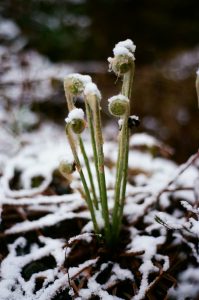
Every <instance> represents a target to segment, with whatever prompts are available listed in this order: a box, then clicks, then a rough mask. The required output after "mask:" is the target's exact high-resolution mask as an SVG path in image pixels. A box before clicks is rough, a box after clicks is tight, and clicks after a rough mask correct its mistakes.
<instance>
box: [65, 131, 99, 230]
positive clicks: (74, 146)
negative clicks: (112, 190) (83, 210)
mask: <svg viewBox="0 0 199 300" xmlns="http://www.w3.org/2000/svg"><path fill="white" fill-rule="evenodd" d="M66 134H67V137H68V141H69V143H70V146H71V150H72V153H73V156H74V160H75V164H76V168H77V171H78V172H79V174H80V178H81V181H82V184H83V187H84V192H85V194H86V199H85V200H86V203H87V205H88V208H89V210H90V214H91V218H92V221H93V226H94V230H95V232H96V233H99V227H98V224H97V220H96V217H95V210H94V207H93V203H92V200H91V197H90V192H89V188H88V185H87V183H86V179H85V176H84V173H83V171H82V167H81V164H80V160H79V157H78V154H77V150H76V145H75V141H74V138H73V135H72V132H71V129H70V127H68V126H66Z"/></svg>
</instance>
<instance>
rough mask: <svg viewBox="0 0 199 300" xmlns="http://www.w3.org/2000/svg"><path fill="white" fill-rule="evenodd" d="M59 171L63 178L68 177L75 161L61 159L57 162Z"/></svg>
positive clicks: (72, 170)
mask: <svg viewBox="0 0 199 300" xmlns="http://www.w3.org/2000/svg"><path fill="white" fill-rule="evenodd" d="M59 171H60V173H61V174H62V175H63V176H64V177H65V178H68V177H69V175H71V174H72V173H73V172H74V171H75V163H74V162H68V161H67V160H62V161H61V162H60V164H59Z"/></svg>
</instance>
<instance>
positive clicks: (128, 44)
mask: <svg viewBox="0 0 199 300" xmlns="http://www.w3.org/2000/svg"><path fill="white" fill-rule="evenodd" d="M116 47H125V48H127V49H128V50H129V51H131V52H135V49H136V46H135V45H134V43H133V41H132V40H130V39H127V40H125V41H122V42H119V43H117V44H116Z"/></svg>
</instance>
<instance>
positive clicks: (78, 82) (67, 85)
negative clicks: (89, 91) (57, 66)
mask: <svg viewBox="0 0 199 300" xmlns="http://www.w3.org/2000/svg"><path fill="white" fill-rule="evenodd" d="M89 82H91V77H90V76H88V75H81V74H70V75H68V76H67V77H65V79H64V89H65V91H67V92H68V93H70V94H71V95H73V96H77V95H79V94H81V93H82V92H83V91H84V88H85V85H86V84H87V83H89Z"/></svg>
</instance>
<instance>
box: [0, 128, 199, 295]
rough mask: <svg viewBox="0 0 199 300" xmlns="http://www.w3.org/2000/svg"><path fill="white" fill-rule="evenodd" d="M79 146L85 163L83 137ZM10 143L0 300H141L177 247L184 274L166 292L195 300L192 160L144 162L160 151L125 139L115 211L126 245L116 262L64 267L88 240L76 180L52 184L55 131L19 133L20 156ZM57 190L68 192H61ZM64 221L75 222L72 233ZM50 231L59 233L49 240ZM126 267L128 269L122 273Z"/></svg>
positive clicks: (110, 167) (109, 149)
mask: <svg viewBox="0 0 199 300" xmlns="http://www.w3.org/2000/svg"><path fill="white" fill-rule="evenodd" d="M109 130H110V129H109ZM2 134H3V133H2ZM7 136H8V135H6V139H7V138H8V137H7ZM84 139H85V143H86V148H87V150H88V153H89V156H91V148H90V145H89V144H88V143H87V142H86V140H87V137H86V136H85V137H84ZM10 143H11V144H10V147H12V149H16V151H15V155H13V153H10V152H7V149H6V148H5V149H4V150H3V149H2V151H1V156H0V158H1V178H0V191H1V192H0V193H1V194H0V205H1V235H0V239H1V252H0V254H1V267H0V276H1V280H0V290H1V296H0V299H1V300H8V299H9V300H10V299H24V300H26V299H46V300H47V299H59V298H58V297H59V295H61V294H60V293H63V292H64V291H65V292H66V291H67V294H68V295H69V296H68V297H69V298H68V299H70V297H71V298H73V297H74V298H77V299H91V298H92V297H94V296H99V299H143V298H144V295H145V294H146V293H147V291H149V290H150V287H153V285H155V284H156V282H158V278H161V276H163V275H164V274H168V275H167V276H169V272H170V270H171V269H172V267H173V264H174V262H173V261H172V252H171V251H170V250H168V251H166V250H165V249H164V248H165V247H168V249H169V247H170V248H173V249H174V250H173V251H174V252H176V250H175V247H177V246H178V247H181V246H183V247H184V249H183V247H182V249H181V250H180V252H181V254H179V258H180V259H182V257H183V255H184V261H185V263H186V265H184V266H183V269H182V271H180V272H179V271H178V272H176V273H175V275H174V277H175V276H176V278H175V279H176V281H178V280H179V284H177V286H176V287H173V288H172V289H171V291H170V295H171V297H174V298H175V299H184V298H182V295H184V294H186V295H187V297H190V296H191V297H193V299H195V298H194V297H195V296H196V295H197V294H198V292H199V290H198V288H197V286H198V285H197V284H196V281H197V277H198V276H194V275H193V272H194V274H195V273H196V274H197V272H199V266H198V235H199V223H198V221H197V217H198V214H199V213H198V208H197V201H198V159H197V155H195V156H193V157H192V158H190V160H189V161H188V162H187V163H186V164H185V165H183V166H181V167H178V166H177V165H176V164H175V163H173V162H171V161H170V160H168V159H166V158H163V157H161V156H160V155H158V156H155V157H154V156H153V154H152V153H153V151H152V149H153V148H154V147H157V148H159V149H160V148H161V147H163V145H162V144H161V143H160V142H159V141H157V140H156V139H154V138H153V137H150V136H148V135H146V134H141V135H140V134H134V135H133V136H132V137H131V139H130V146H131V150H130V158H129V168H130V169H129V174H130V176H129V181H128V184H127V198H126V199H127V200H126V204H125V208H124V218H125V223H124V224H125V225H124V226H125V230H126V232H127V233H128V239H127V242H126V244H125V247H124V249H123V252H121V253H120V255H119V254H118V255H119V258H118V261H114V260H113V261H111V258H110V257H109V258H104V259H102V258H101V256H100V253H97V252H96V253H91V254H90V256H89V255H88V256H87V257H85V259H83V258H82V259H81V260H80V263H78V260H77V262H76V263H74V266H73V264H72V263H69V262H67V258H68V260H70V255H71V254H72V252H73V251H74V248H75V245H76V247H77V245H78V243H81V245H82V247H83V249H84V251H85V247H89V246H90V247H91V248H92V243H93V241H94V240H95V239H96V237H95V236H93V234H92V229H93V228H92V223H91V221H90V215H89V213H88V211H87V209H86V206H85V201H84V199H83V197H82V196H81V193H80V189H81V184H80V181H79V179H78V176H77V174H75V175H74V178H73V181H72V182H71V184H70V183H69V182H67V181H65V179H64V180H63V178H62V177H61V176H60V175H57V174H58V171H57V168H58V165H59V161H60V159H61V158H63V157H70V155H71V152H70V149H69V146H68V145H67V143H66V139H65V136H64V133H63V130H62V129H60V128H59V127H57V126H55V125H54V124H45V125H44V126H43V127H41V128H40V129H39V130H36V131H33V132H31V133H28V134H27V133H24V134H22V135H21V136H20V138H19V139H18V141H17V145H18V144H20V147H16V141H15V140H14V139H11V140H10ZM143 146H145V150H143ZM104 151H105V157H106V162H107V166H106V177H107V185H108V197H109V201H108V203H109V206H110V208H111V207H112V206H113V188H114V173H115V166H114V164H115V160H116V157H117V151H116V146H115V143H114V142H106V143H105V148H104ZM159 152H160V151H159ZM35 182H36V183H35ZM70 185H71V187H70ZM66 187H67V188H68V192H65V190H64V191H61V188H62V189H64V188H66ZM71 220H75V221H76V222H77V223H78V222H79V223H80V225H78V226H79V227H77V224H76V225H74V223H72V221H71ZM157 221H158V222H157ZM72 226H74V227H75V228H71V227H72ZM56 228H57V229H56ZM61 228H62V229H61ZM63 229H64V231H63ZM56 230H57V231H56ZM59 230H61V231H63V232H61V233H59V234H58V235H57V236H56V232H58V231H59ZM74 232H75V234H74ZM89 232H90V233H89ZM75 235H77V236H76V237H74V236H75ZM69 238H72V240H71V239H69ZM180 245H181V246H180ZM163 249H164V250H163ZM187 249H188V250H187ZM118 251H119V250H118ZM183 252H184V253H183ZM115 255H117V253H116V254H115ZM121 257H127V258H128V260H130V261H129V265H128V264H124V263H122V262H121ZM42 259H43V262H42ZM46 261H47V262H46ZM135 261H136V262H137V264H138V265H137V270H135V266H134V267H132V265H134V263H133V262H135ZM34 262H35V266H36V267H35V266H34V265H33V263H34ZM67 264H69V267H68V266H67ZM124 265H125V267H124ZM105 270H106V272H108V274H109V276H105V280H104V282H103V284H102V283H101V281H100V280H99V278H100V276H101V275H100V274H104V272H105ZM137 272H138V273H139V275H138V274H137ZM165 276H166V275H165ZM170 276H171V277H172V275H170ZM170 280H171V279H170ZM121 282H123V283H124V282H125V283H126V284H127V282H131V283H132V284H131V286H133V288H132V291H131V290H130V289H129V286H128V284H127V286H128V289H127V290H126V296H124V294H123V295H122V296H121V295H120V292H119V288H117V286H119V283H121ZM173 284H174V283H173V282H172V284H171V286H172V285H173ZM117 290H118V292H117ZM56 297H57V298H56ZM60 299H61V298H60ZM93 299H95V298H93ZM96 299H97V298H96Z"/></svg>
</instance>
